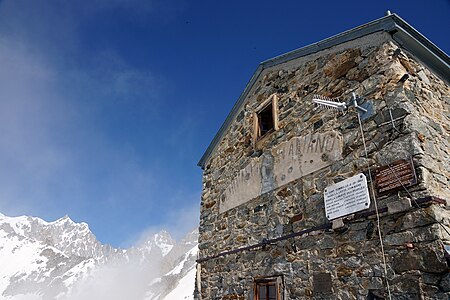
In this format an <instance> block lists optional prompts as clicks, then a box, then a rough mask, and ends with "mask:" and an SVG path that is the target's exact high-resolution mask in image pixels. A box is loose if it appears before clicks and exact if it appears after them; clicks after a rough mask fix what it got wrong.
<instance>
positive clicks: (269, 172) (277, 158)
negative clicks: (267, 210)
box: [219, 131, 342, 213]
mask: <svg viewBox="0 0 450 300" xmlns="http://www.w3.org/2000/svg"><path fill="white" fill-rule="evenodd" d="M341 158H342V136H341V135H339V133H338V132H335V131H330V132H326V133H316V134H308V135H305V136H299V137H293V138H292V139H290V140H289V141H287V142H283V143H281V144H279V145H278V146H276V147H274V148H273V149H270V150H266V151H265V152H264V154H263V155H261V157H258V158H253V159H252V160H251V161H250V163H248V164H247V166H245V167H244V168H243V169H241V170H240V171H239V172H238V173H237V174H234V177H233V179H232V181H231V182H230V183H229V184H228V186H227V187H226V188H225V191H224V193H223V194H222V198H221V201H220V206H219V212H220V213H223V212H225V211H227V210H229V209H232V208H233V207H236V206H239V205H241V204H243V203H245V202H247V201H249V200H251V199H254V198H256V197H258V196H259V195H262V194H264V193H266V192H269V191H271V190H273V189H276V188H278V187H280V186H282V185H285V184H287V183H289V182H291V181H293V180H296V179H299V178H301V177H303V176H305V175H308V174H311V173H313V172H315V171H318V170H320V169H322V168H324V167H326V166H329V165H331V164H333V163H334V162H335V161H337V160H340V159H341Z"/></svg>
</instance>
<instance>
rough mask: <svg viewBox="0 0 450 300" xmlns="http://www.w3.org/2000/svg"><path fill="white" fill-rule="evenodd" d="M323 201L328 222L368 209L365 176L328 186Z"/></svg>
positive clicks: (368, 201)
mask: <svg viewBox="0 0 450 300" xmlns="http://www.w3.org/2000/svg"><path fill="white" fill-rule="evenodd" d="M324 201H325V214H326V216H327V219H328V220H333V219H336V218H339V217H342V216H346V215H349V214H352V213H355V212H357V211H361V210H364V209H367V208H369V206H370V197H369V190H368V189H367V179H366V176H365V175H364V174H357V175H355V176H353V177H350V178H347V179H345V180H343V181H341V182H338V183H336V184H333V185H330V186H328V187H327V188H326V189H325V191H324Z"/></svg>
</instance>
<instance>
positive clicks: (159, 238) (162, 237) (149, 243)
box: [136, 230, 176, 256]
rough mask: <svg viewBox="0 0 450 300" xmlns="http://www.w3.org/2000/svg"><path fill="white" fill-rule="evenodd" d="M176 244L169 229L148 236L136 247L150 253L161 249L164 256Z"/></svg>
mask: <svg viewBox="0 0 450 300" xmlns="http://www.w3.org/2000/svg"><path fill="white" fill-rule="evenodd" d="M175 244H176V242H175V240H174V239H173V238H172V236H171V235H170V234H169V233H168V232H167V231H165V230H161V231H160V232H158V233H156V234H153V235H151V236H150V237H148V238H147V239H146V240H145V242H143V243H141V244H140V245H138V246H137V247H136V248H137V249H139V250H140V251H144V252H148V253H152V252H155V251H158V252H159V251H160V252H161V254H162V256H166V255H167V254H168V253H169V252H170V250H172V248H173V247H174V245H175Z"/></svg>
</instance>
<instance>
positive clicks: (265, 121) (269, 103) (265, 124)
mask: <svg viewBox="0 0 450 300" xmlns="http://www.w3.org/2000/svg"><path fill="white" fill-rule="evenodd" d="M253 118H254V123H253V125H254V140H255V142H256V141H257V140H259V139H260V138H262V137H263V136H265V135H266V134H267V133H269V132H272V131H274V130H278V101H277V97H276V95H275V94H273V95H272V96H270V97H269V99H267V100H266V101H264V102H263V103H262V104H261V105H260V106H259V107H258V108H257V109H256V112H255V113H254V116H253Z"/></svg>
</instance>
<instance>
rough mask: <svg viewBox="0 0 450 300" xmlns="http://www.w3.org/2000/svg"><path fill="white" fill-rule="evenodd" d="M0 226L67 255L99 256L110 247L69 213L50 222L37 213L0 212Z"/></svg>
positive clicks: (97, 257) (6, 230)
mask: <svg viewBox="0 0 450 300" xmlns="http://www.w3.org/2000/svg"><path fill="white" fill-rule="evenodd" d="M0 229H3V230H4V231H5V232H8V233H10V234H12V233H15V234H17V235H18V236H21V237H26V238H28V239H30V240H34V241H37V242H41V243H43V244H45V245H49V246H52V247H54V248H56V249H59V250H60V251H62V252H63V253H65V254H66V255H68V256H71V255H76V256H80V257H92V258H96V259H99V258H102V257H103V256H104V254H105V251H107V250H109V248H110V247H108V246H102V245H101V244H100V243H99V242H98V241H97V239H96V237H95V236H94V234H93V233H92V232H91V231H90V230H89V226H88V225H87V224H86V223H75V222H74V221H73V220H72V219H71V218H70V217H69V216H67V215H66V216H64V217H62V218H60V219H58V220H56V221H53V222H46V221H44V220H42V219H40V218H37V217H29V216H20V217H6V216H4V215H2V216H0Z"/></svg>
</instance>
